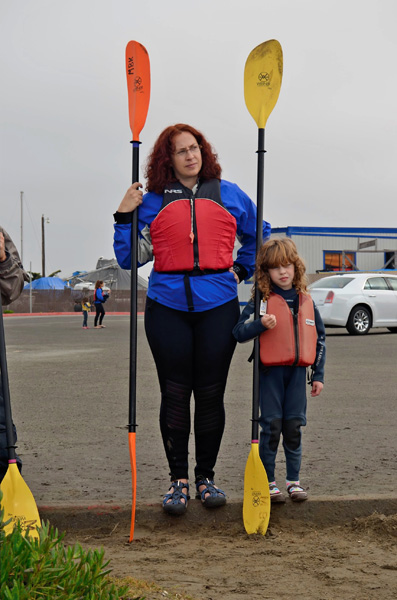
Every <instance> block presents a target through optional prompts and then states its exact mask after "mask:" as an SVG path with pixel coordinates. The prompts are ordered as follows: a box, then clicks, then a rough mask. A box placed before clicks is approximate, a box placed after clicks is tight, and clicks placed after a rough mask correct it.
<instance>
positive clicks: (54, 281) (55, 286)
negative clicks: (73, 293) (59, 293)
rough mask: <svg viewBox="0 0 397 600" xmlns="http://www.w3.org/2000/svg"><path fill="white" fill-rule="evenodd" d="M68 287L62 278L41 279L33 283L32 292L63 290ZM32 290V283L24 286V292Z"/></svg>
mask: <svg viewBox="0 0 397 600" xmlns="http://www.w3.org/2000/svg"><path fill="white" fill-rule="evenodd" d="M65 287H67V285H66V283H65V282H64V281H63V279H60V277H40V279H35V280H34V281H32V290H63V289H64V288H65ZM29 288H30V283H27V284H26V285H25V286H24V288H23V289H24V290H28V289H29Z"/></svg>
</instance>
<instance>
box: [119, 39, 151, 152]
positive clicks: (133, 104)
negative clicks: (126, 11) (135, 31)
mask: <svg viewBox="0 0 397 600" xmlns="http://www.w3.org/2000/svg"><path fill="white" fill-rule="evenodd" d="M125 67H126V73H127V88H128V110H129V116H130V127H131V131H132V141H133V142H139V134H140V133H141V131H142V129H143V126H144V125H145V121H146V116H147V112H148V108H149V100H150V62H149V54H148V53H147V50H146V48H145V47H144V46H142V44H140V43H139V42H135V41H132V42H128V44H127V48H126V51H125Z"/></svg>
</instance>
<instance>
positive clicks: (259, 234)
mask: <svg viewBox="0 0 397 600" xmlns="http://www.w3.org/2000/svg"><path fill="white" fill-rule="evenodd" d="M265 152H266V150H265V130H264V129H262V128H259V129H258V150H257V154H258V168H257V186H256V254H257V255H258V252H259V249H260V248H261V246H262V244H263V196H264V192H263V190H264V183H265ZM254 302H255V313H254V316H255V319H259V317H260V314H259V313H260V304H261V296H260V293H259V290H258V286H257V284H255V298H254ZM259 364H260V358H259V338H258V337H257V338H255V340H254V364H253V382H252V439H253V440H256V439H258V431H259V423H258V419H259V394H260V389H259Z"/></svg>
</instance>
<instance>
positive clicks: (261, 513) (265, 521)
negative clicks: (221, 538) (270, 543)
mask: <svg viewBox="0 0 397 600" xmlns="http://www.w3.org/2000/svg"><path fill="white" fill-rule="evenodd" d="M269 518H270V493H269V482H268V480H267V475H266V471H265V467H264V466H263V463H262V461H261V459H260V456H259V448H258V443H257V442H252V444H251V451H250V453H249V455H248V459H247V464H246V467H245V475H244V501H243V521H244V527H245V531H246V532H247V533H249V534H251V533H261V534H262V535H265V533H266V531H267V526H268V525H269Z"/></svg>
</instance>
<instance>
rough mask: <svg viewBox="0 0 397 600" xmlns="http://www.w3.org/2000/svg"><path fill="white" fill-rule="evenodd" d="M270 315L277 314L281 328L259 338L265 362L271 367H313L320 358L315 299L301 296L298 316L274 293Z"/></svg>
mask: <svg viewBox="0 0 397 600" xmlns="http://www.w3.org/2000/svg"><path fill="white" fill-rule="evenodd" d="M266 312H267V314H269V315H275V317H276V319H277V325H276V326H275V327H274V328H273V329H267V330H266V331H264V332H263V333H262V334H261V335H260V337H259V347H260V358H261V362H262V363H263V364H264V365H267V366H272V365H293V366H297V367H309V366H310V365H312V364H313V363H314V361H315V358H316V345H317V329H316V323H315V320H314V305H313V300H312V299H311V297H310V296H308V295H306V294H301V293H300V294H299V311H298V314H296V315H292V313H291V309H290V308H289V306H288V304H287V302H286V301H285V300H284V298H282V297H281V296H279V295H278V294H274V293H273V292H272V293H271V294H270V297H269V298H268V300H267V309H266Z"/></svg>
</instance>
